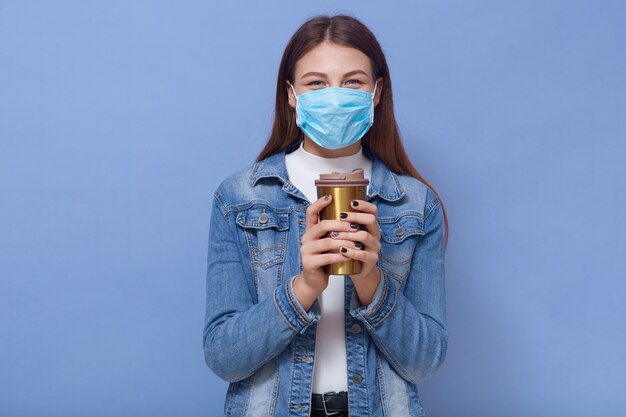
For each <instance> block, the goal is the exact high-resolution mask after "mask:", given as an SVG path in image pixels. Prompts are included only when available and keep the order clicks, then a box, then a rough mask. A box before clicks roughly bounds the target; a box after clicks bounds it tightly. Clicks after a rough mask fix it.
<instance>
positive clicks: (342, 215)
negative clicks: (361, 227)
mask: <svg viewBox="0 0 626 417" xmlns="http://www.w3.org/2000/svg"><path fill="white" fill-rule="evenodd" d="M340 216H341V218H342V219H345V218H346V217H348V213H344V212H341V214H340Z"/></svg>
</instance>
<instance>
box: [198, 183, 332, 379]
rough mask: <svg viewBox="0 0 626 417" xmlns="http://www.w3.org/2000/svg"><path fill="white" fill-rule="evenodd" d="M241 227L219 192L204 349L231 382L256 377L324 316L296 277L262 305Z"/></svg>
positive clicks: (208, 278)
mask: <svg viewBox="0 0 626 417" xmlns="http://www.w3.org/2000/svg"><path fill="white" fill-rule="evenodd" d="M218 191H219V190H218ZM235 227H236V226H235V224H234V221H233V220H232V219H231V221H229V217H228V213H227V211H226V210H225V209H224V206H223V204H222V202H221V199H220V196H219V194H218V192H216V193H215V195H214V199H213V206H212V211H211V220H210V226H209V245H208V256H207V275H206V315H205V322H204V331H203V345H204V357H205V361H206V363H207V365H208V366H209V368H211V370H213V372H215V374H216V375H217V376H219V377H220V378H222V379H224V380H226V381H228V382H235V381H239V380H241V379H244V378H247V377H249V376H250V375H252V374H253V373H254V372H255V371H256V370H258V369H259V368H260V367H261V366H262V365H264V364H265V363H266V362H268V361H270V360H271V359H272V358H274V357H275V356H277V355H278V354H279V353H281V352H282V351H283V350H284V349H285V347H287V345H288V344H289V342H290V341H291V339H292V338H293V337H294V336H295V335H296V334H297V333H303V332H304V331H305V330H306V328H307V327H308V326H310V325H311V324H312V323H314V322H316V321H318V320H319V318H320V315H319V303H318V302H317V301H316V302H315V303H314V304H313V307H312V308H311V310H310V311H305V310H304V309H303V307H302V306H301V305H300V304H299V302H298V300H297V299H296V297H295V293H294V291H293V280H294V279H295V276H292V277H289V278H287V279H286V280H285V283H284V284H282V285H279V286H277V287H276V289H275V290H274V294H273V296H271V297H267V298H266V299H264V300H262V301H261V302H259V303H257V302H256V300H255V299H256V297H255V296H253V291H252V289H251V288H250V287H249V285H248V283H247V278H246V276H245V274H244V268H243V265H242V257H241V251H242V250H248V248H247V247H245V248H242V247H240V246H239V245H238V240H237V239H236V230H235Z"/></svg>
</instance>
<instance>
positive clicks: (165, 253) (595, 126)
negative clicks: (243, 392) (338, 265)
mask: <svg viewBox="0 0 626 417" xmlns="http://www.w3.org/2000/svg"><path fill="white" fill-rule="evenodd" d="M335 12H343V13H349V14H352V15H354V16H355V17H357V18H360V19H362V20H363V21H364V23H366V24H367V25H368V26H369V27H370V28H371V29H372V30H373V32H374V33H375V34H376V35H377V37H378V38H379V40H380V42H381V44H382V46H383V49H384V51H385V53H386V56H387V59H388V61H389V65H390V68H391V76H392V81H393V87H394V96H395V109H396V115H397V118H398V122H399V125H400V129H401V133H402V135H403V140H404V144H405V146H406V148H407V151H408V153H409V155H410V157H411V159H412V161H413V162H414V164H415V165H416V167H417V168H418V170H419V171H420V172H421V173H422V174H423V175H424V176H425V177H426V179H427V180H429V181H430V182H431V183H432V184H433V185H434V186H435V187H436V188H437V190H438V191H439V192H440V194H441V196H442V199H443V201H444V203H445V205H446V208H447V212H448V215H449V221H450V242H449V249H448V252H447V256H446V290H447V308H448V324H449V333H450V336H449V349H448V355H447V359H446V362H445V364H444V365H443V367H442V368H441V369H440V370H439V371H438V372H437V373H436V374H435V375H434V376H432V377H431V378H429V379H427V380H426V381H424V382H423V383H422V384H420V394H421V398H422V402H423V406H424V408H425V410H426V413H427V415H430V416H439V417H456V416H470V417H491V416H493V417H502V416H504V417H530V416H532V417H536V416H546V417H548V416H549V417H561V416H568V417H576V416H589V415H593V416H600V415H601V416H603V417H613V416H614V417H617V416H623V415H624V414H623V413H624V411H623V410H624V409H625V408H626V397H625V396H624V395H623V394H624V392H623V390H624V387H626V360H624V357H625V354H626V331H624V324H623V321H624V318H625V317H626V303H625V302H624V295H625V292H626V291H625V290H626V281H625V280H624V277H626V260H625V258H626V246H625V244H624V234H625V232H626V230H625V229H626V228H625V225H626V222H625V220H624V216H625V213H626V198H625V187H626V142H625V140H626V122H625V120H626V77H625V74H626V53H625V50H624V45H625V44H626V25H624V17H625V16H626V4H625V3H624V2H623V1H610V0H605V1H571V0H570V1H566V0H553V1H551V0H526V1H495V0H477V1H461V0H452V1H410V2H409V1H405V2H394V1H390V2H386V3H384V2H380V1H376V2H375V1H371V2H367V1H342V2H331V1H316V2H300V1H272V2H253V1H249V2H241V1H222V2H209V1H100V2H90V1H56V2H44V1H39V2H36V1H17V0H15V1H7V0H5V1H1V2H0V260H1V262H0V416H2V417H57V416H58V417H82V416H90V417H111V416H115V417H126V416H128V417H143V416H146V417H161V416H163V417H170V416H171V417H175V416H176V417H178V416H183V417H195V416H209V417H213V416H218V415H221V414H222V410H223V402H224V395H225V392H226V387H227V384H226V383H225V382H224V381H222V380H220V379H219V378H217V377H216V376H215V375H213V373H212V372H211V371H210V369H209V368H208V367H207V366H206V365H205V362H204V357H203V349H202V328H203V320H204V301H205V274H206V257H207V253H206V252H207V239H208V226H209V223H208V219H209V215H210V205H211V201H212V195H213V192H214V191H215V188H216V187H217V185H218V183H219V182H220V181H221V180H222V179H223V178H224V177H226V176H227V175H229V174H230V173H233V172H235V171H238V170H240V169H243V168H244V167H246V166H248V165H250V164H252V163H253V161H254V158H255V157H256V155H257V154H258V153H259V151H260V150H261V148H262V146H263V144H264V143H265V141H266V139H267V137H268V134H269V130H270V126H271V121H272V114H273V104H274V96H275V87H276V79H275V77H276V73H277V69H278V64H279V60H280V57H281V54H282V52H283V49H284V47H285V45H286V43H287V41H288V39H289V37H290V36H291V35H292V33H293V32H294V31H295V30H296V29H297V28H298V27H299V26H300V25H301V24H302V23H303V22H304V21H305V20H306V19H307V18H309V17H311V16H313V15H316V14H320V13H331V14H332V13H335ZM233 348H237V347H236V346H234V347H233Z"/></svg>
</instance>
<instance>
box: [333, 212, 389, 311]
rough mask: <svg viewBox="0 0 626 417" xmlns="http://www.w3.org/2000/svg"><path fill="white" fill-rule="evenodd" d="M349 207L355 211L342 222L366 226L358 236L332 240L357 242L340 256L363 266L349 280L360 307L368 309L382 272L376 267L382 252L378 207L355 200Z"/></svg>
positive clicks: (341, 234)
mask: <svg viewBox="0 0 626 417" xmlns="http://www.w3.org/2000/svg"><path fill="white" fill-rule="evenodd" d="M355 203H356V204H355ZM350 205H351V207H352V208H353V209H354V210H355V211H348V212H345V214H346V216H345V218H341V219H340V220H341V221H346V222H350V223H356V224H359V225H363V226H364V228H361V230H357V231H355V232H336V233H335V232H333V233H331V234H330V236H331V237H332V238H334V239H344V240H351V241H353V242H354V245H355V247H343V248H342V249H341V251H340V253H342V254H343V255H344V256H345V257H346V258H350V259H356V260H358V261H361V262H362V263H363V265H362V268H361V272H360V273H359V274H351V275H350V277H352V282H353V283H354V286H355V289H356V291H357V294H358V296H359V299H360V301H361V304H363V305H369V303H370V301H371V299H372V297H373V296H374V292H375V291H376V288H377V287H378V283H379V282H380V270H379V269H378V267H377V266H376V262H377V261H378V252H379V251H380V228H379V226H378V207H376V205H375V204H372V203H370V202H367V201H364V200H352V202H351V204H350ZM359 246H361V247H360V248H359Z"/></svg>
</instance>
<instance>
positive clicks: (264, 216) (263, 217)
mask: <svg viewBox="0 0 626 417" xmlns="http://www.w3.org/2000/svg"><path fill="white" fill-rule="evenodd" d="M269 219H270V218H269V217H268V216H267V214H265V209H263V213H261V215H260V216H259V223H261V224H265V223H267V222H268V221H269Z"/></svg>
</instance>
